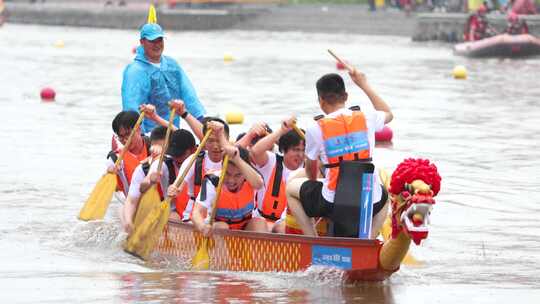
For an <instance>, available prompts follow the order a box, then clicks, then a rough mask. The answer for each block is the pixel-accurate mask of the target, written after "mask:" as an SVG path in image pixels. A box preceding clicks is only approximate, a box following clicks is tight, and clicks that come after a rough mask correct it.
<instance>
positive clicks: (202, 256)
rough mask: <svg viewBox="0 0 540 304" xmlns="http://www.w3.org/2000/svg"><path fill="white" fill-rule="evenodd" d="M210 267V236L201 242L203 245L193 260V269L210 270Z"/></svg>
mask: <svg viewBox="0 0 540 304" xmlns="http://www.w3.org/2000/svg"><path fill="white" fill-rule="evenodd" d="M208 268H210V255H208V238H207V237H205V238H204V239H203V241H202V243H201V247H199V250H197V253H196V254H195V256H194V257H193V259H192V260H191V269H193V270H208Z"/></svg>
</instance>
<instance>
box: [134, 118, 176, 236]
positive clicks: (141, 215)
mask: <svg viewBox="0 0 540 304" xmlns="http://www.w3.org/2000/svg"><path fill="white" fill-rule="evenodd" d="M175 111H176V109H172V110H171V112H170V113H169V124H168V126H167V133H165V145H164V146H163V150H162V151H161V154H160V155H159V162H158V167H157V172H158V173H161V168H162V166H163V159H164V158H165V152H166V151H167V149H168V148H169V139H170V136H171V131H172V126H173V120H174V115H175ZM160 202H161V197H160V195H159V191H158V188H157V185H156V184H155V185H152V186H151V187H150V189H148V190H147V191H146V192H145V193H144V194H143V195H142V197H141V200H140V202H139V205H138V207H137V212H136V213H135V219H134V221H133V225H134V227H137V226H140V225H141V223H142V221H143V220H144V219H145V218H146V216H148V214H149V213H150V210H152V207H153V206H155V205H156V204H159V203H160Z"/></svg>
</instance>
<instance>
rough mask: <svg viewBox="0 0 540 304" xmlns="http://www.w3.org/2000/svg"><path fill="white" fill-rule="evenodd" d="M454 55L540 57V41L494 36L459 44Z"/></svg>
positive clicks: (528, 37) (529, 38)
mask: <svg viewBox="0 0 540 304" xmlns="http://www.w3.org/2000/svg"><path fill="white" fill-rule="evenodd" d="M454 53H455V54H457V55H461V56H467V57H527V56H534V55H540V39H538V38H536V37H534V36H532V35H529V34H524V35H508V34H502V35H496V36H493V37H490V38H486V39H482V40H478V41H471V42H464V43H459V44H456V45H455V46H454Z"/></svg>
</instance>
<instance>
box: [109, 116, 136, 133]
mask: <svg viewBox="0 0 540 304" xmlns="http://www.w3.org/2000/svg"><path fill="white" fill-rule="evenodd" d="M138 119H139V113H137V112H135V111H122V112H120V113H118V114H116V116H115V117H114V119H113V121H112V129H113V131H114V133H116V135H118V132H120V129H133V127H134V126H135V123H136V122H137V120H138Z"/></svg>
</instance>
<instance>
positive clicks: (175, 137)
mask: <svg viewBox="0 0 540 304" xmlns="http://www.w3.org/2000/svg"><path fill="white" fill-rule="evenodd" d="M193 148H195V137H194V136H193V134H191V132H189V131H188V130H186V129H178V130H176V131H174V132H172V134H171V139H170V142H169V148H168V149H167V154H169V155H170V156H172V157H180V156H182V155H183V154H184V153H186V151H188V150H191V149H193Z"/></svg>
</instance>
